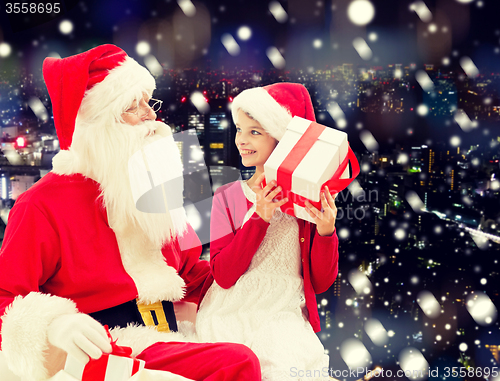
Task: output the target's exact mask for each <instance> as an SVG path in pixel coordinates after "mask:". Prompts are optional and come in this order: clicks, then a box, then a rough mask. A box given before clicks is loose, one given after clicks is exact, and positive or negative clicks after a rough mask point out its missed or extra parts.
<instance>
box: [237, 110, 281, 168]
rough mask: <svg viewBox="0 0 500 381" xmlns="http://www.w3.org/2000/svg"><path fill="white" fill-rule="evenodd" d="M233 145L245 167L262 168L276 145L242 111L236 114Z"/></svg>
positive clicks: (258, 124) (256, 123) (258, 125)
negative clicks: (236, 148) (234, 144)
mask: <svg viewBox="0 0 500 381" xmlns="http://www.w3.org/2000/svg"><path fill="white" fill-rule="evenodd" d="M235 143H236V147H238V150H239V151H240V155H241V161H242V163H243V165H244V166H245V167H263V166H264V163H265V162H266V160H267V158H268V157H269V155H271V152H273V150H274V147H276V144H278V142H277V141H276V139H274V138H273V137H272V136H271V135H269V134H268V133H267V132H266V131H265V130H264V129H263V128H262V126H261V125H260V123H259V122H257V121H256V120H253V119H252V118H250V117H249V116H248V115H247V114H246V113H245V112H244V111H242V110H239V111H238V114H237V122H236V138H235Z"/></svg>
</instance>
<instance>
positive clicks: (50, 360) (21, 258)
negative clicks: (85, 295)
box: [0, 202, 78, 380]
mask: <svg viewBox="0 0 500 381" xmlns="http://www.w3.org/2000/svg"><path fill="white" fill-rule="evenodd" d="M58 252H59V248H58V240H57V234H56V233H55V231H54V230H53V229H52V227H51V226H50V224H49V223H48V221H47V219H46V218H45V216H44V215H43V213H42V212H40V211H39V210H38V209H37V208H36V207H34V206H30V205H28V204H27V203H22V202H21V203H17V204H16V205H15V206H14V208H13V209H12V210H11V212H10V215H9V223H8V226H7V229H6V232H5V238H4V241H3V244H2V250H1V252H0V316H1V319H0V324H1V326H0V327H1V336H0V339H1V349H2V352H3V354H4V356H5V358H6V361H7V364H8V366H9V368H10V369H11V370H12V371H13V372H14V373H15V374H17V375H19V376H21V377H23V378H26V379H30V380H31V379H32V380H45V379H47V378H48V377H49V376H50V375H52V374H53V373H54V372H55V371H57V369H53V367H54V366H55V367H58V366H60V365H63V364H64V352H62V351H61V350H60V349H58V348H55V347H53V346H50V345H49V343H48V341H47V329H48V326H49V325H50V323H51V322H52V321H53V320H54V319H55V318H57V317H59V316H61V315H64V314H76V313H77V312H78V311H77V309H76V306H75V304H74V303H73V302H72V301H71V300H69V299H65V298H61V297H57V296H51V295H48V294H45V293H43V292H40V290H41V285H43V284H44V283H45V281H46V280H47V279H48V278H49V277H50V276H51V275H53V274H54V272H55V271H56V269H57V266H58V261H59V255H58ZM47 253H50V255H47Z"/></svg>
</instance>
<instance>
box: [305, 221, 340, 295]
mask: <svg viewBox="0 0 500 381" xmlns="http://www.w3.org/2000/svg"><path fill="white" fill-rule="evenodd" d="M311 225H312V226H311V241H312V242H311V282H312V285H313V288H314V292H315V293H316V294H321V293H322V292H325V291H326V290H328V289H329V288H330V286H331V285H332V284H333V282H335V278H337V274H338V270H339V240H338V237H337V230H335V231H334V232H333V234H332V235H331V236H320V235H319V234H318V232H317V231H316V225H313V224H311Z"/></svg>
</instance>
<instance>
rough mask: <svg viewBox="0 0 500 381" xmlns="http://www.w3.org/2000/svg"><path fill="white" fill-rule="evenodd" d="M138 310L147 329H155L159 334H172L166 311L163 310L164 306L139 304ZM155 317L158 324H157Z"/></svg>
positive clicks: (157, 303)
mask: <svg viewBox="0 0 500 381" xmlns="http://www.w3.org/2000/svg"><path fill="white" fill-rule="evenodd" d="M137 309H138V310H139V313H140V314H141V317H142V321H143V322H144V324H145V325H146V326H147V327H155V328H156V330H157V331H159V332H170V327H169V325H168V322H167V317H166V316H165V311H164V310H163V305H162V304H161V302H156V303H151V304H143V303H139V302H137ZM153 313H154V316H155V317H156V321H157V322H158V324H155V321H154V318H153Z"/></svg>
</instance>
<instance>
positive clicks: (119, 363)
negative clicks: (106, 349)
mask: <svg viewBox="0 0 500 381" xmlns="http://www.w3.org/2000/svg"><path fill="white" fill-rule="evenodd" d="M144 365H145V362H144V361H143V360H138V359H135V358H130V357H122V356H115V355H111V354H110V355H108V354H103V355H102V356H101V358H100V359H98V360H91V361H90V362H88V363H87V364H82V363H81V362H80V361H78V360H77V359H75V358H74V357H72V356H70V355H68V357H67V359H66V364H65V365H64V372H66V373H67V374H69V375H70V376H72V377H74V378H76V379H77V380H78V381H127V380H129V379H130V377H132V376H133V375H134V374H136V373H137V372H139V371H140V370H141V369H143V368H144ZM90 368H92V369H90ZM90 370H91V371H92V373H91V374H88V372H89V371H90Z"/></svg>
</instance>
